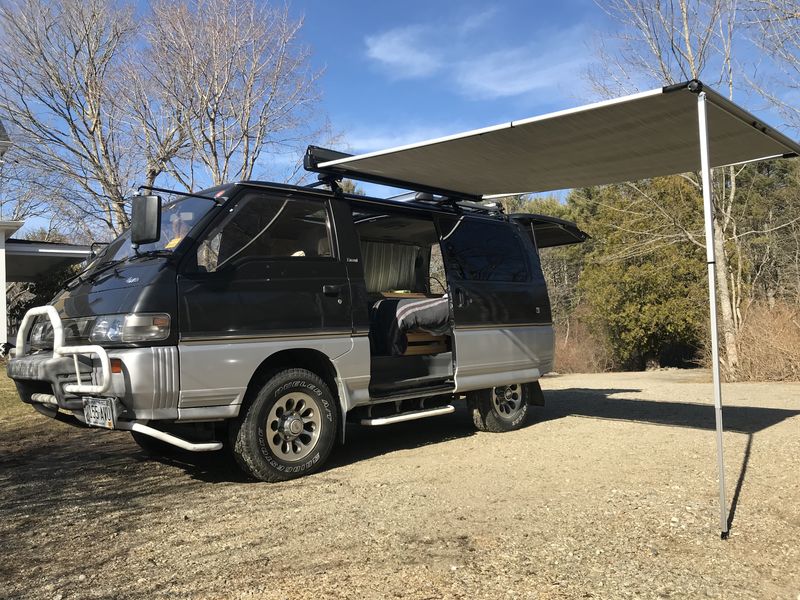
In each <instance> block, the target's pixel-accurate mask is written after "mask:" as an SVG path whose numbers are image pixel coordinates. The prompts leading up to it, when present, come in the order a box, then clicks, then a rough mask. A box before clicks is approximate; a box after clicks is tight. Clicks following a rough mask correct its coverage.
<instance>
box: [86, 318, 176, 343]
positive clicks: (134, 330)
mask: <svg viewBox="0 0 800 600" xmlns="http://www.w3.org/2000/svg"><path fill="white" fill-rule="evenodd" d="M169 322H170V319H169V315H167V314H164V313H146V314H132V315H105V316H101V317H97V319H96V320H95V322H94V327H93V328H92V333H91V334H89V340H90V341H92V342H95V343H103V342H147V341H156V340H165V339H167V338H168V337H169Z"/></svg>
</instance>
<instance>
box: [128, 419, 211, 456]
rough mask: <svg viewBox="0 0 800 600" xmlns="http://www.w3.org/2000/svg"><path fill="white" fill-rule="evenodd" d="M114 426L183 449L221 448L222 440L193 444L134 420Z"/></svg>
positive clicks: (209, 450)
mask: <svg viewBox="0 0 800 600" xmlns="http://www.w3.org/2000/svg"><path fill="white" fill-rule="evenodd" d="M115 428H116V429H124V430H126V431H135V432H136V433H141V434H144V435H149V436H150V437H152V438H156V439H157V440H161V441H162V442H166V443H167V444H172V445H173V446H177V447H178V448H181V449H183V450H189V451H190V452H213V451H214V450H221V449H222V442H200V443H197V444H195V443H193V442H188V441H186V440H184V439H182V438H179V437H178V436H175V435H172V434H171V433H166V432H164V431H159V430H158V429H154V428H152V427H148V426H147V425H145V424H144V423H138V422H136V421H117V423H116V427H115Z"/></svg>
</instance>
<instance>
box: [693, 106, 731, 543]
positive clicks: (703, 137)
mask: <svg viewBox="0 0 800 600" xmlns="http://www.w3.org/2000/svg"><path fill="white" fill-rule="evenodd" d="M697 119H698V124H699V126H700V171H701V174H702V178H703V213H704V217H705V227H706V262H707V263H708V305H709V310H710V313H711V373H712V377H713V381H714V416H715V420H716V428H717V469H718V471H719V526H720V531H721V534H720V537H722V539H725V538H727V537H728V514H727V512H728V502H727V500H726V499H725V460H724V457H723V452H722V451H723V444H722V383H721V380H720V372H719V331H718V329H717V287H716V275H717V264H716V254H715V251H714V213H713V210H712V203H711V194H712V188H711V161H710V158H709V154H708V120H707V118H706V94H705V92H700V93H699V94H698V95H697Z"/></svg>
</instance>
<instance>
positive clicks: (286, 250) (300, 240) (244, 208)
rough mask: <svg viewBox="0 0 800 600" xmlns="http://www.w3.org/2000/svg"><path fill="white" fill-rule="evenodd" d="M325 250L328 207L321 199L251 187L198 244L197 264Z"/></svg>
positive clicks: (209, 267) (208, 266) (314, 255)
mask: <svg viewBox="0 0 800 600" xmlns="http://www.w3.org/2000/svg"><path fill="white" fill-rule="evenodd" d="M331 256H332V253H331V241H330V235H329V226H328V213H327V211H326V209H325V205H324V204H323V203H322V202H315V201H313V200H304V199H294V198H291V197H286V196H283V197H281V196H272V195H268V194H263V193H251V194H247V195H245V196H243V197H242V199H241V200H240V201H239V202H237V203H236V206H235V207H234V208H233V209H232V210H231V213H230V214H229V215H228V217H227V218H226V219H225V220H224V221H223V222H222V223H221V224H219V225H218V226H217V227H215V228H214V229H213V230H212V231H211V233H210V235H209V236H208V237H207V238H206V240H205V241H203V242H202V243H201V244H200V247H199V248H198V251H197V264H198V267H199V268H200V269H201V270H206V271H209V272H211V271H217V270H219V269H223V268H225V267H227V266H231V265H233V264H235V263H238V262H241V261H243V260H252V259H287V260H303V259H318V258H329V257H331Z"/></svg>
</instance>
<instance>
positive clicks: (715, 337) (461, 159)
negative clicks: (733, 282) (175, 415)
mask: <svg viewBox="0 0 800 600" xmlns="http://www.w3.org/2000/svg"><path fill="white" fill-rule="evenodd" d="M798 154H800V144H798V143H797V142H796V141H794V140H792V139H790V138H788V137H786V136H785V135H783V134H782V133H780V132H778V131H776V130H774V129H772V128H770V127H768V126H767V125H765V124H764V123H762V122H761V121H760V120H759V119H757V118H756V117H754V116H753V115H752V114H750V113H749V112H747V111H746V110H744V109H742V108H741V107H739V106H737V105H736V104H734V103H733V102H731V101H729V100H727V99H726V98H725V97H723V96H721V95H720V94H718V93H716V92H714V91H713V90H711V89H708V88H706V87H705V86H704V85H703V84H702V83H701V82H700V81H696V80H693V81H688V82H686V83H682V84H678V85H671V86H667V87H663V88H659V89H656V90H651V91H649V92H642V93H640V94H634V95H632V96H625V97H623V98H617V99H614V100H608V101H605V102H598V103H596V104H589V105H587V106H581V107H578V108H573V109H569V110H563V111H560V112H555V113H550V114H547V115H542V116H540V117H533V118H530V119H523V120H521V121H512V122H510V123H503V124H501V125H495V126H494V127H487V128H485V129H477V130H475V131H467V132H465V133H459V134H456V135H451V136H447V137H443V138H439V139H435V140H429V141H426V142H420V143H417V144H409V145H407V146H400V147H397V148H390V149H388V150H381V151H379V152H370V153H368V154H361V155H358V156H351V155H347V154H343V153H340V152H334V151H330V150H324V149H321V148H314V147H309V149H308V151H307V152H306V158H305V166H306V168H307V169H308V170H310V171H316V172H318V173H322V174H324V175H326V176H329V177H350V178H353V179H358V180H361V181H369V182H374V183H382V184H386V185H391V186H394V187H400V188H407V189H411V190H416V191H420V192H429V193H434V194H442V195H444V196H448V197H453V196H455V197H458V196H461V197H462V198H464V197H466V198H467V199H477V198H480V197H484V198H485V197H491V196H502V195H508V194H514V193H525V192H543V191H547V190H557V189H568V188H578V187H584V186H592V185H603V184H609V183H617V182H621V181H631V180H638V179H647V178H650V177H657V176H663V175H673V174H676V173H686V172H689V171H700V175H701V179H702V187H703V212H704V221H705V237H706V261H707V263H708V296H709V313H710V323H711V356H712V361H711V362H712V375H713V382H714V416H715V420H716V437H717V439H716V442H717V469H718V472H719V523H720V529H721V531H722V537H727V535H728V528H729V524H728V519H727V502H726V498H725V464H724V461H723V443H722V385H721V383H720V381H721V378H720V368H719V365H720V363H719V332H718V331H717V300H716V286H715V281H716V257H715V254H714V227H713V222H714V216H713V215H714V213H713V203H712V194H711V189H712V188H711V175H712V173H711V169H712V167H720V166H724V165H731V164H739V163H744V162H753V161H758V160H766V159H768V158H777V157H789V156H797V155H798ZM512 218H514V215H512ZM531 225H532V226H534V224H533V223H531ZM549 225H552V224H541V225H540V227H545V228H548V227H549ZM553 232H554V233H556V234H557V237H556V238H555V239H556V241H559V240H560V241H564V240H566V239H567V238H566V237H564V234H565V233H567V232H565V230H564V229H563V228H562V229H560V230H558V228H556V229H554V230H553Z"/></svg>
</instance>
